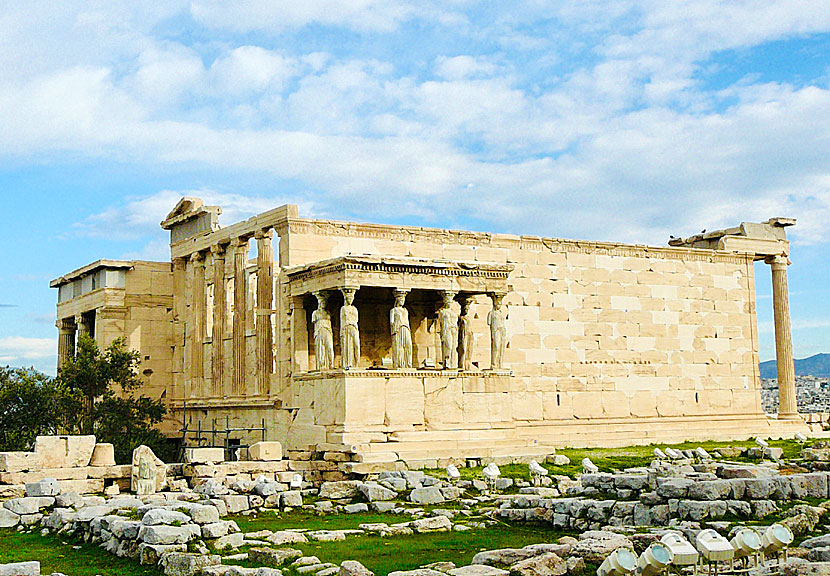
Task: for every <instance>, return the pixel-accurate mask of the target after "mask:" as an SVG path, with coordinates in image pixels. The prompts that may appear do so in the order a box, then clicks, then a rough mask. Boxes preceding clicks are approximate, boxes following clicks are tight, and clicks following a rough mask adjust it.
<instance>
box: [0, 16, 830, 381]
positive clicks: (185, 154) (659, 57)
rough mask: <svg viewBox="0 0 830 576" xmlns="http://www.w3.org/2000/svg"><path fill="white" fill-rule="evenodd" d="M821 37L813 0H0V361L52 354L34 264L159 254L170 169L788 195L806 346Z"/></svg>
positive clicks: (336, 179)
mask: <svg viewBox="0 0 830 576" xmlns="http://www.w3.org/2000/svg"><path fill="white" fill-rule="evenodd" d="M829 54H830V0H786V1H770V0H755V1H752V2H748V1H747V2H740V1H739V2H728V3H727V2H719V1H718V2H715V1H710V0H698V1H692V2H688V1H684V2H680V1H671V0H654V1H651V2H648V1H642V2H635V1H626V0H621V1H598V0H583V1H580V2H567V1H564V2H559V1H557V2H545V1H541V0H536V1H533V0H527V1H521V0H519V1H516V2H510V3H497V2H476V1H473V0H445V1H442V2H438V1H430V0H426V1H420V2H413V1H410V0H390V1H385V2H381V1H377V0H352V1H350V2H342V1H340V0H305V1H303V2H288V1H283V0H271V1H256V0H247V1H244V0H243V1H239V2H234V3H227V2H219V1H214V0H193V1H191V2H167V3H159V2H141V1H132V2H119V1H117V0H116V1H108V2H94V1H93V2H77V3H73V2H66V3H54V2H38V1H31V2H2V0H0V197H1V198H2V201H3V202H2V211H0V218H2V226H3V230H4V234H3V235H2V239H3V244H4V245H3V249H2V251H0V254H2V256H0V258H1V259H2V260H0V264H2V266H0V363H4V364H5V363H10V364H13V365H34V366H35V367H37V368H39V369H41V370H45V371H48V372H54V364H55V354H56V337H57V335H56V329H55V328H54V307H55V299H56V295H55V293H54V291H53V290H51V289H50V288H49V287H48V281H49V280H50V279H51V278H54V277H56V276H58V275H60V274H62V273H64V272H67V271H69V270H72V269H74V268H77V267H79V266H82V265H84V264H86V263H88V262H90V261H92V260H95V259H97V258H100V257H108V258H148V259H164V258H166V256H167V238H166V235H165V233H164V232H163V231H162V230H161V229H160V228H159V227H158V223H159V221H160V220H161V219H162V218H163V217H164V215H165V214H166V213H167V212H168V211H169V210H170V208H171V207H172V206H173V204H175V202H176V200H177V199H178V197H179V196H181V195H185V194H196V195H200V196H202V197H204V198H205V199H206V200H208V201H209V202H212V203H217V204H220V205H221V206H222V207H223V208H224V210H225V214H224V216H223V221H224V222H225V223H230V222H233V221H236V220H237V219H240V218H243V217H246V216H248V215H250V214H253V213H256V212H259V211H263V210H266V209H268V208H271V207H273V206H276V205H279V204H282V203H286V202H291V203H296V204H299V205H300V207H301V213H302V214H304V215H310V216H320V217H328V218H341V219H357V220H363V221H376V222H388V223H401V224H422V225H428V226H439V227H453V228H468V229H475V230H487V231H500V232H512V233H528V234H540V235H545V236H553V237H565V238H584V239H597V240H618V241H625V242H636V243H647V244H655V245H665V243H666V242H667V239H668V237H669V235H670V234H673V235H675V236H685V235H691V234H694V233H696V232H698V231H699V230H701V229H703V228H706V229H710V230H711V229H715V228H718V227H724V226H731V225H735V224H737V223H739V222H741V221H748V220H756V221H760V220H765V219H767V218H769V217H771V216H788V217H795V218H797V219H798V224H797V226H796V227H795V228H792V229H790V230H791V233H790V237H791V239H792V241H793V246H792V261H793V265H792V266H791V267H790V290H791V306H792V317H793V339H794V345H795V353H796V356H797V357H804V356H808V355H811V354H815V353H818V352H830V303H828V298H827V293H828V291H827V287H828V284H829V283H830V264H828V260H829V259H828V257H827V253H828V248H830V246H828V244H830V226H828V223H830V56H828V55H829ZM769 284H770V281H769V270H768V268H767V267H766V266H764V265H758V268H757V289H758V316H759V327H760V338H761V357H762V359H768V358H771V357H772V356H773V350H774V347H773V338H772V322H771V311H772V304H771V301H770V298H769V293H770V285H769Z"/></svg>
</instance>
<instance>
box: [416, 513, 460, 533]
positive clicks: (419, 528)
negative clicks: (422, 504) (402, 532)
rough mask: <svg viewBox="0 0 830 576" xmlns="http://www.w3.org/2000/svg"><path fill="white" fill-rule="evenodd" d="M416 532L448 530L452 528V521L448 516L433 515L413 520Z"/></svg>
mask: <svg viewBox="0 0 830 576" xmlns="http://www.w3.org/2000/svg"><path fill="white" fill-rule="evenodd" d="M411 527H412V529H413V530H414V531H415V532H418V533H421V532H446V531H449V530H451V529H452V522H450V519H449V518H447V517H446V516H431V517H429V518H419V519H418V520H413V521H412V524H411Z"/></svg>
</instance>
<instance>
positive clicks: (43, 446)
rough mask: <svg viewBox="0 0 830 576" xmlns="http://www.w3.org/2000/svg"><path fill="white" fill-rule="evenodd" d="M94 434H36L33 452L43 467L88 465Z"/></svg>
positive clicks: (93, 443) (93, 446) (93, 445)
mask: <svg viewBox="0 0 830 576" xmlns="http://www.w3.org/2000/svg"><path fill="white" fill-rule="evenodd" d="M94 449H95V436H38V437H37V439H35V452H36V453H37V454H38V456H39V457H40V465H41V467H43V468H78V467H81V466H89V461H90V459H91V458H92V451H93V450H94Z"/></svg>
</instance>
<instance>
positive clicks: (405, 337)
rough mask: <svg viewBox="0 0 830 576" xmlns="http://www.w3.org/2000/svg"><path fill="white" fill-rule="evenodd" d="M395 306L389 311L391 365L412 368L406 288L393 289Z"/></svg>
mask: <svg viewBox="0 0 830 576" xmlns="http://www.w3.org/2000/svg"><path fill="white" fill-rule="evenodd" d="M394 294H395V306H394V307H393V308H392V310H390V311H389V326H390V327H391V329H392V367H393V368H398V369H400V368H412V331H411V329H410V327H409V311H408V310H407V309H406V308H405V307H404V302H405V301H406V294H407V291H406V290H395V291H394Z"/></svg>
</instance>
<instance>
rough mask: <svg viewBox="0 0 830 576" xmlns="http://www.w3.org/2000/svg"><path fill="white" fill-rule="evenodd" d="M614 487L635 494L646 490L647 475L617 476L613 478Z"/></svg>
mask: <svg viewBox="0 0 830 576" xmlns="http://www.w3.org/2000/svg"><path fill="white" fill-rule="evenodd" d="M614 486H615V487H616V488H617V489H624V490H635V491H637V492H639V491H641V490H645V489H646V488H648V474H618V475H616V476H614Z"/></svg>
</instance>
